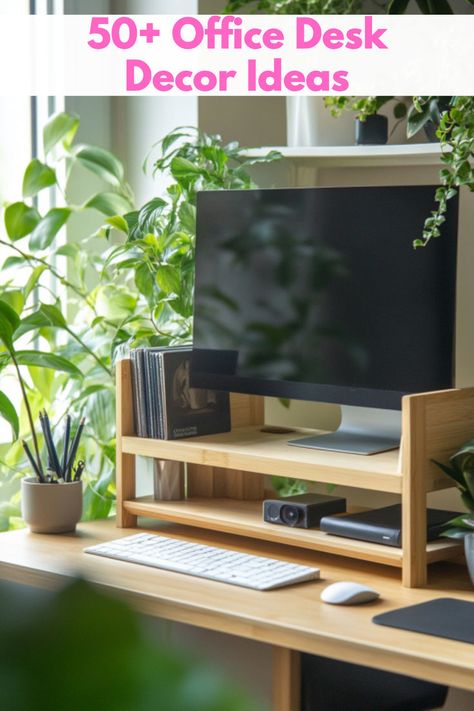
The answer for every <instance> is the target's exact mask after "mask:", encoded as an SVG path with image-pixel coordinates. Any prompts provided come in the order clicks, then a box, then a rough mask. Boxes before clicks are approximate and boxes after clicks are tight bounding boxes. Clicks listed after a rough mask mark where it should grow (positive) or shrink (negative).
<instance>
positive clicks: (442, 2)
mask: <svg viewBox="0 0 474 711" xmlns="http://www.w3.org/2000/svg"><path fill="white" fill-rule="evenodd" d="M467 2H470V0H467ZM409 4H410V0H388V1H387V0H385V1H384V0H382V2H381V3H379V6H380V7H381V8H382V9H384V10H385V12H388V13H389V14H393V15H402V14H404V13H405V12H406V10H407V9H408V6H409ZM416 4H417V5H418V8H419V10H420V11H421V12H422V13H423V14H424V15H450V14H452V12H453V10H452V8H451V6H450V4H449V2H448V0H416ZM362 5H363V3H362V0H350V1H349V2H344V1H343V0H230V1H229V2H228V3H227V6H226V9H225V10H226V12H236V11H237V10H240V9H242V8H245V9H246V10H253V11H254V12H256V11H258V12H262V13H265V14H268V15H354V14H358V13H360V12H362Z"/></svg>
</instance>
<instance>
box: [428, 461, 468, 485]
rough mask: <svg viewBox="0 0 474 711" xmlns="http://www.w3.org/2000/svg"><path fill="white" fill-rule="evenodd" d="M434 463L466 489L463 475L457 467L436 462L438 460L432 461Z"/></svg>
mask: <svg viewBox="0 0 474 711" xmlns="http://www.w3.org/2000/svg"><path fill="white" fill-rule="evenodd" d="M432 462H433V463H434V464H436V466H437V467H439V468H440V469H441V471H443V472H444V473H445V474H447V475H448V476H449V477H450V478H451V479H454V481H455V482H456V483H457V484H460V485H461V486H463V487H464V479H463V476H462V474H461V473H460V472H459V471H458V470H457V469H456V468H455V467H450V466H448V465H447V464H443V463H442V462H438V461H436V459H432Z"/></svg>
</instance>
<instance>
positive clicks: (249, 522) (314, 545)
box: [124, 497, 461, 568]
mask: <svg viewBox="0 0 474 711" xmlns="http://www.w3.org/2000/svg"><path fill="white" fill-rule="evenodd" d="M124 508H125V509H126V510H127V511H128V512H129V513H130V514H133V515H134V516H145V517H151V518H158V519H162V520H164V521H173V522H175V523H181V524H184V525H188V526H194V527H197V528H206V529H210V530H213V531H221V532H224V533H231V534H235V535H239V536H245V537H249V538H259V539H261V540H266V541H272V542H274V543H283V544H285V545H292V546H297V547H300V548H306V549H309V550H315V551H316V550H317V551H321V552H323V553H332V554H334V555H340V556H344V557H346V558H356V559H358V560H367V561H371V562H373V563H382V564H384V565H390V566H393V567H397V568H401V567H402V559H403V554H402V550H401V549H400V548H393V547H391V546H383V545H379V544H376V543H365V542H364V541H355V540H350V539H347V538H339V537H337V536H329V535H327V534H325V533H322V532H321V531H319V530H317V529H301V528H287V527H285V526H277V525H274V524H270V523H265V522H264V521H263V520H262V504H261V502H258V501H257V502H254V501H237V500H235V499H200V498H192V499H187V500H184V501H156V500H155V499H153V498H152V497H141V498H137V499H133V500H129V501H124ZM460 552H461V548H460V546H459V544H457V543H453V542H452V541H436V542H434V543H429V544H428V545H427V557H428V562H429V563H433V562H435V561H438V560H448V559H450V558H456V557H458V556H459V555H460Z"/></svg>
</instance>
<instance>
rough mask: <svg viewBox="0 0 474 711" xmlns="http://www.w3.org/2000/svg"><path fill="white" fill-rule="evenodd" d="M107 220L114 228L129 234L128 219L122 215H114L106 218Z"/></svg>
mask: <svg viewBox="0 0 474 711" xmlns="http://www.w3.org/2000/svg"><path fill="white" fill-rule="evenodd" d="M106 222H107V224H108V225H110V226H111V227H113V228H114V229H116V230H119V232H124V233H125V234H128V224H127V220H126V219H125V218H124V217H122V215H112V216H111V217H109V218H108V219H107V220H106Z"/></svg>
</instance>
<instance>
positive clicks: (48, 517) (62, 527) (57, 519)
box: [21, 477, 82, 533]
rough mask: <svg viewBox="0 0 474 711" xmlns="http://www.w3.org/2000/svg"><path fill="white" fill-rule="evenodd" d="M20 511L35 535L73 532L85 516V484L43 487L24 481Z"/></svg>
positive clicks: (75, 483) (29, 480)
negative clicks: (83, 488) (83, 499)
mask: <svg viewBox="0 0 474 711" xmlns="http://www.w3.org/2000/svg"><path fill="white" fill-rule="evenodd" d="M21 510H22V516H23V519H24V521H25V523H27V524H28V526H29V528H30V530H31V531H32V532H33V533H70V532H72V531H75V529H76V524H77V523H78V521H79V520H80V518H81V516H82V482H80V481H71V482H67V483H64V484H40V483H38V481H37V479H36V478H34V477H27V478H25V479H22V481H21Z"/></svg>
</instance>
